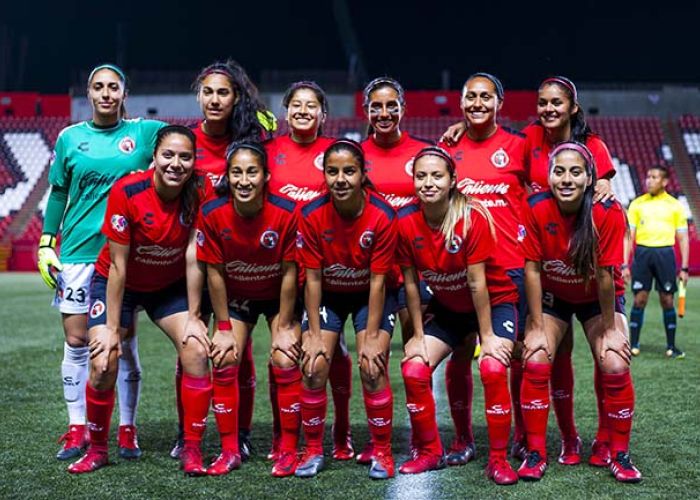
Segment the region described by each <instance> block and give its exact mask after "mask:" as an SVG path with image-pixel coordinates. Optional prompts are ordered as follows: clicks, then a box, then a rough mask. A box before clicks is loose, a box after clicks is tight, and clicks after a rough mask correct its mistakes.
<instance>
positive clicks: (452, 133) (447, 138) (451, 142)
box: [440, 121, 467, 146]
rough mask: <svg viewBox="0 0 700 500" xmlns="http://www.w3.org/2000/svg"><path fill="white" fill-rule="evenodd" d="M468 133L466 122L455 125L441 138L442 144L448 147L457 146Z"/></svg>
mask: <svg viewBox="0 0 700 500" xmlns="http://www.w3.org/2000/svg"><path fill="white" fill-rule="evenodd" d="M466 132H467V124H466V122H464V121H461V122H457V123H454V124H452V125H450V126H449V127H447V130H445V133H444V134H442V137H440V142H444V143H445V144H447V145H448V146H455V145H456V144H457V143H458V142H459V140H460V139H461V138H462V136H463V135H464V134H465V133H466Z"/></svg>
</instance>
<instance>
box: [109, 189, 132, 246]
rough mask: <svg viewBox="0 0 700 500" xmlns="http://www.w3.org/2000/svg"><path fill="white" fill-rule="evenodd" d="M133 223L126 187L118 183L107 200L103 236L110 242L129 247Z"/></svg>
mask: <svg viewBox="0 0 700 500" xmlns="http://www.w3.org/2000/svg"><path fill="white" fill-rule="evenodd" d="M131 223H132V215H131V210H130V203H129V198H127V196H126V192H125V190H124V185H123V184H121V183H118V184H117V185H115V186H114V187H113V188H112V189H111V190H110V192H109V197H108V198H107V211H106V212H105V218H104V222H103V224H102V234H104V235H105V236H106V237H107V239H108V240H111V241H114V242H116V243H119V244H121V245H128V244H129V242H130V241H131Z"/></svg>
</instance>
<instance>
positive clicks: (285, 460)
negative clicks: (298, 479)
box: [272, 451, 298, 477]
mask: <svg viewBox="0 0 700 500" xmlns="http://www.w3.org/2000/svg"><path fill="white" fill-rule="evenodd" d="M297 463H298V462H297V453H296V451H280V452H277V458H275V463H274V464H273V465H272V477H287V476H292V475H294V471H295V470H296V468H297Z"/></svg>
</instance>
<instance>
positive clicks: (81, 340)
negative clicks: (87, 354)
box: [65, 329, 88, 347]
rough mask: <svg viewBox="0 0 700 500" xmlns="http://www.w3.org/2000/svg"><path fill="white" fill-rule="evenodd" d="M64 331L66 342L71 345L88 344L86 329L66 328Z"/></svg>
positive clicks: (81, 345) (82, 345)
mask: <svg viewBox="0 0 700 500" xmlns="http://www.w3.org/2000/svg"><path fill="white" fill-rule="evenodd" d="M65 333H66V344H68V345H69V346H71V347H85V346H87V345H88V335H87V331H82V330H76V329H73V330H68V331H66V332H65Z"/></svg>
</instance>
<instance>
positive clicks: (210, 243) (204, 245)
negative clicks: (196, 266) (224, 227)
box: [196, 210, 224, 264]
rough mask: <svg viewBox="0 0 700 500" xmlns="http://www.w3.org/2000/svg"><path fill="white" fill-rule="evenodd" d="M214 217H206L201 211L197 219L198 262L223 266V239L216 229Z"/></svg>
mask: <svg viewBox="0 0 700 500" xmlns="http://www.w3.org/2000/svg"><path fill="white" fill-rule="evenodd" d="M214 225H215V220H214V217H213V216H211V215H209V216H208V217H205V216H204V215H203V214H202V211H201V210H200V211H199V216H198V218H197V226H196V228H197V260H199V261H202V262H206V263H207V264H223V263H224V252H223V248H222V246H221V238H220V237H219V235H218V234H217V231H216V228H215V227H214Z"/></svg>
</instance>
